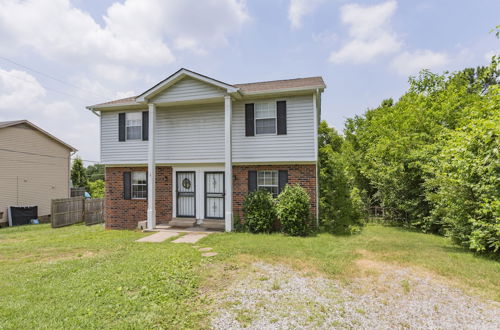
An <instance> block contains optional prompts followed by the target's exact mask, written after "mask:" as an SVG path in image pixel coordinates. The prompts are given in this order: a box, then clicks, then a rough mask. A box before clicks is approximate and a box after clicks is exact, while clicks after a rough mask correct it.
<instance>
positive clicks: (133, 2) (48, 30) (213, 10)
mask: <svg viewBox="0 0 500 330" xmlns="http://www.w3.org/2000/svg"><path fill="white" fill-rule="evenodd" d="M0 7H1V8H2V10H1V11H0V27H1V28H0V36H1V38H0V40H3V42H2V43H3V44H2V45H0V46H1V47H2V48H4V47H7V45H9V47H12V46H16V47H18V48H21V47H29V48H32V49H34V50H35V51H36V52H37V53H39V54H41V55H43V56H44V57H46V58H49V59H59V58H65V57H70V58H74V57H76V58H78V59H80V60H83V61H88V60H92V59H96V58H97V59H99V61H103V60H107V61H109V62H113V63H114V62H115V61H118V62H122V63H127V64H140V65H159V64H168V63H171V62H172V61H174V59H175V57H174V55H173V53H172V51H171V48H170V47H169V45H168V43H167V41H168V40H170V39H176V38H183V39H184V40H193V42H194V43H196V44H197V45H198V46H197V48H198V49H201V48H202V47H206V48H210V47H217V46H220V45H221V44H224V43H227V37H228V36H229V35H230V34H231V33H233V32H234V31H235V30H237V29H238V28H240V27H241V26H242V24H243V23H245V22H246V21H247V20H248V19H249V16H248V14H247V11H246V7H245V4H244V3H243V2H242V1H239V0H212V1H202V2H200V1H196V0H171V1H162V0H126V1H125V2H123V3H119V2H116V3H114V4H112V5H111V6H110V7H109V8H108V10H107V12H106V14H105V15H104V17H103V19H104V21H105V25H104V26H100V25H99V24H98V23H97V22H96V21H95V20H94V19H93V18H92V17H91V16H90V15H89V14H88V13H86V12H84V11H82V10H80V9H78V8H76V7H74V6H73V5H72V4H71V3H70V2H69V0H32V1H13V0H0ZM185 48H186V47H185Z"/></svg>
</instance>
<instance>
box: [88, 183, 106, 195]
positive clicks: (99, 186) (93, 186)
mask: <svg viewBox="0 0 500 330" xmlns="http://www.w3.org/2000/svg"><path fill="white" fill-rule="evenodd" d="M89 190H90V195H91V196H92V198H103V197H104V190H105V189H104V181H103V180H100V179H99V180H95V181H93V182H89Z"/></svg>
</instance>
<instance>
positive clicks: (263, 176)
mask: <svg viewBox="0 0 500 330" xmlns="http://www.w3.org/2000/svg"><path fill="white" fill-rule="evenodd" d="M257 189H259V190H260V189H263V190H267V191H269V192H270V193H271V194H273V196H274V197H277V196H278V171H258V172H257Z"/></svg>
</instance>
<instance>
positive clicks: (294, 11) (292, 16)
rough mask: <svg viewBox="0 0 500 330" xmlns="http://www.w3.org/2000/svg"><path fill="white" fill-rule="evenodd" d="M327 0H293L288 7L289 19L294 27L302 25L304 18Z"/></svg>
mask: <svg viewBox="0 0 500 330" xmlns="http://www.w3.org/2000/svg"><path fill="white" fill-rule="evenodd" d="M324 1H325V0H291V1H290V6H289V7H288V20H289V21H290V24H291V25H292V28H294V29H299V28H301V27H302V18H303V17H304V16H305V15H309V14H311V13H313V12H314V11H315V10H316V8H317V7H318V6H319V5H320V4H322V3H323V2H324Z"/></svg>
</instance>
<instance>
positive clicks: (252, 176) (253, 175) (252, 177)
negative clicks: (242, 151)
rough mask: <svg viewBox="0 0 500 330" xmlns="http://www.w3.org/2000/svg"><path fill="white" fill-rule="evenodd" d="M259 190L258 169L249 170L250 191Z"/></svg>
mask: <svg viewBox="0 0 500 330" xmlns="http://www.w3.org/2000/svg"><path fill="white" fill-rule="evenodd" d="M256 190H257V171H248V192H252V191H256Z"/></svg>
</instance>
